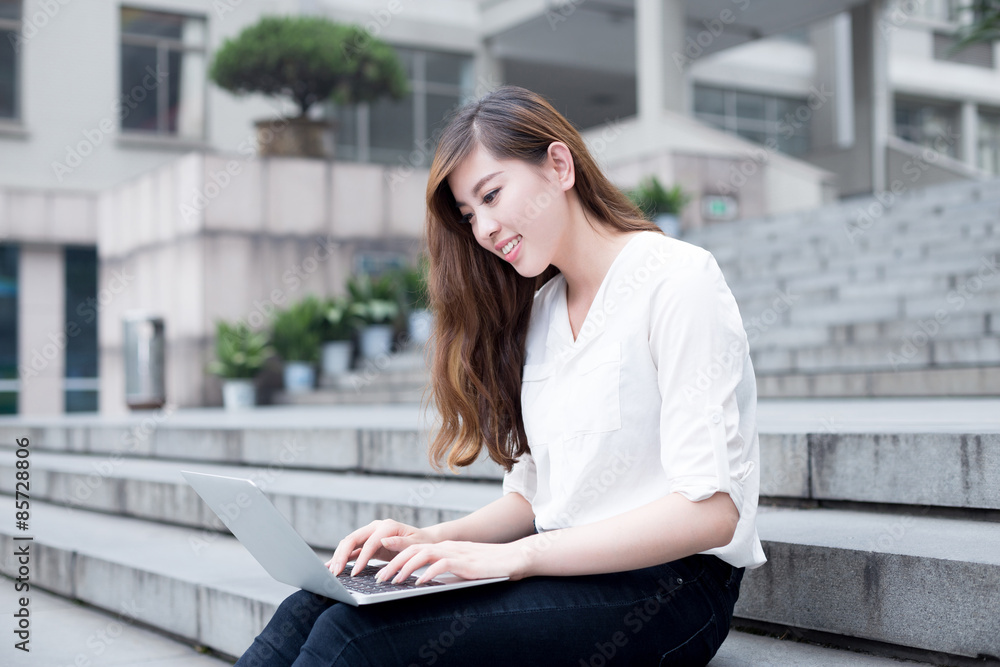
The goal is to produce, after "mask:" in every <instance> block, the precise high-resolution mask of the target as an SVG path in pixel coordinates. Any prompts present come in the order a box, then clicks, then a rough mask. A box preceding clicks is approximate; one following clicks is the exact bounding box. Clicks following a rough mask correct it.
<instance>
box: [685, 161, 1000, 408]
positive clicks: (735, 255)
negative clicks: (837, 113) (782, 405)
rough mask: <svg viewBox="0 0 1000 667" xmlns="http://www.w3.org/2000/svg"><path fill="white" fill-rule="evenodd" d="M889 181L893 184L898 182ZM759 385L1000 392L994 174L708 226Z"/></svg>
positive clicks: (762, 391) (999, 253)
mask: <svg viewBox="0 0 1000 667" xmlns="http://www.w3.org/2000/svg"><path fill="white" fill-rule="evenodd" d="M897 189H898V188H897ZM683 239H684V240H685V241H687V242H689V243H693V244H695V245H698V246H701V247H704V248H706V249H708V250H709V251H711V252H712V254H713V255H714V256H715V258H716V260H718V262H719V265H720V267H721V268H722V270H723V273H724V274H725V276H726V279H727V282H728V283H729V286H730V288H731V289H732V291H733V295H734V296H735V297H736V300H737V302H738V303H739V306H740V311H741V313H742V315H743V322H744V326H745V328H746V329H747V334H748V337H749V338H750V349H751V354H752V357H753V361H754V369H755V371H756V373H757V381H758V393H759V395H760V396H761V397H767V396H770V397H813V396H825V397H832V396H853V397H856V396H935V395H938V396H962V395H965V396H971V395H996V394H997V393H1000V180H994V181H983V182H961V183H952V184H948V185H940V186H933V187H928V188H924V189H921V190H910V191H907V192H904V193H902V194H900V195H894V194H892V193H891V192H886V193H881V194H879V195H877V196H870V197H864V198H856V199H849V200H843V201H841V202H838V203H836V204H832V205H829V206H826V207H823V208H820V209H816V210H812V211H806V212H800V213H794V214H787V215H783V216H776V217H770V218H764V219H759V220H739V221H734V222H729V223H721V224H713V225H710V226H706V227H703V228H700V229H697V230H693V231H691V232H690V233H688V234H686V235H685V236H684V237H683Z"/></svg>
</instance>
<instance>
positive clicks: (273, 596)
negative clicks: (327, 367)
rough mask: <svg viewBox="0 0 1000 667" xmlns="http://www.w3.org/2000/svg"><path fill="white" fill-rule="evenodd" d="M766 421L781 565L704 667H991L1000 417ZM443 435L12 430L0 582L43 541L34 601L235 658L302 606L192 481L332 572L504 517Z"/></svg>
mask: <svg viewBox="0 0 1000 667" xmlns="http://www.w3.org/2000/svg"><path fill="white" fill-rule="evenodd" d="M758 418H759V427H760V444H761V469H762V471H763V475H764V476H763V478H762V499H761V503H762V507H761V512H760V516H759V532H760V535H761V539H762V541H763V542H764V548H765V551H766V553H767V555H768V558H769V563H768V564H767V565H765V566H764V567H762V568H759V569H757V570H752V571H749V572H748V573H747V576H746V578H745V579H744V587H743V591H742V595H741V597H740V600H739V603H738V605H737V609H736V613H737V619H736V621H735V623H734V626H735V627H736V628H737V630H736V631H734V632H733V633H732V634H731V636H730V638H729V639H727V641H726V643H725V644H724V646H723V649H722V650H721V651H720V653H719V655H718V656H717V657H716V659H715V660H713V662H712V665H713V666H714V667H736V666H742V665H765V664H774V665H792V664H795V665H799V664H802V665H807V664H815V665H841V664H842V665H883V664H889V663H893V664H895V662H896V661H895V660H894V659H892V658H893V657H895V658H911V659H915V660H919V661H923V662H924V663H934V664H953V665H971V664H1000V661H998V660H997V658H998V656H1000V616H998V615H997V614H996V613H995V606H996V604H995V603H996V600H998V599H1000V400H997V399H985V398H979V399H975V398H970V399H962V400H957V399H956V400H930V399H924V400H921V399H908V400H890V399H868V400H864V401H846V400H833V401H822V400H810V401H796V400H778V399H771V400H764V399H762V400H761V401H760V404H759V412H758ZM432 422H433V414H431V415H430V418H428V416H427V415H422V414H421V412H420V409H419V408H418V406H417V405H415V404H397V405H363V404H356V405H344V406H325V407H313V408H310V407H270V408H260V409H258V410H254V411H252V412H248V413H245V414H226V413H224V412H221V411H217V410H182V411H170V410H167V411H160V412H155V413H150V414H146V415H143V414H133V415H130V416H126V417H120V418H113V417H101V416H97V415H85V416H84V415H79V416H74V415H65V416H62V417H58V418H45V419H39V418H35V419H32V418H26V417H21V418H14V417H12V418H3V419H0V443H2V446H0V493H2V494H5V495H7V496H8V497H9V496H11V495H12V494H13V490H14V479H15V475H14V473H15V467H14V466H15V461H16V460H17V459H16V457H15V455H14V452H13V449H14V447H13V443H14V442H15V440H16V439H18V438H25V437H27V438H28V439H29V441H30V445H29V447H30V457H29V460H30V468H29V469H30V475H31V478H30V482H31V518H30V527H29V530H28V531H26V532H22V531H17V530H15V527H14V525H13V520H11V521H4V522H0V549H2V553H3V554H4V555H3V557H2V558H0V573H3V574H5V575H7V576H16V565H15V563H14V561H13V558H12V555H11V554H13V552H14V544H15V542H14V540H13V538H14V537H17V536H24V535H26V534H30V535H33V536H34V540H33V542H32V543H31V548H32V549H33V551H32V554H33V556H32V560H31V575H30V576H31V579H32V581H33V582H34V584H35V586H37V587H40V588H44V589H46V590H49V591H52V592H54V593H56V594H58V595H60V596H63V597H66V598H69V599H74V600H80V601H83V602H85V603H88V604H91V605H94V606H96V607H101V608H105V609H109V610H117V609H118V608H119V607H120V604H121V603H122V601H129V600H131V601H139V602H140V604H138V605H137V607H136V608H137V609H138V611H137V614H138V618H137V620H138V621H139V622H140V623H143V624H147V625H149V626H151V627H154V628H158V629H160V630H161V631H163V632H166V633H169V634H170V635H172V636H174V637H177V638H180V639H182V640H184V641H187V642H190V643H192V644H197V645H203V646H206V647H209V648H210V649H212V650H213V651H216V652H218V653H220V654H223V655H228V656H238V655H240V654H241V653H242V651H243V650H244V649H245V648H246V647H247V646H248V645H249V644H250V642H251V641H252V639H253V637H254V636H255V635H256V634H257V633H258V632H259V631H260V629H261V628H262V627H263V626H264V624H265V623H266V622H267V620H268V619H269V618H270V616H271V614H272V613H273V611H274V609H275V607H276V605H277V604H278V603H279V602H280V601H281V600H282V599H283V598H284V597H285V596H286V595H288V594H289V593H290V592H291V591H292V589H291V588H290V587H288V586H286V585H284V584H280V583H278V582H276V581H273V580H272V579H271V578H270V577H269V576H268V575H267V574H266V573H265V572H264V571H263V569H262V568H261V567H260V566H259V565H258V564H257V563H256V562H255V561H254V560H253V558H252V557H251V556H249V554H248V553H247V552H246V551H245V549H243V547H242V546H241V545H240V544H239V543H238V542H236V541H235V540H234V539H233V538H232V537H231V536H230V535H229V534H228V532H227V531H226V530H225V529H224V527H223V526H222V524H221V522H220V521H219V520H218V518H217V517H216V516H215V515H214V514H213V513H212V512H211V510H209V509H208V508H207V506H205V505H204V504H203V503H202V501H201V500H200V498H199V497H198V496H197V495H196V494H195V493H194V491H193V490H192V489H190V487H188V486H187V484H186V483H185V482H184V480H183V478H182V477H181V475H180V470H182V469H191V470H200V471H206V472H215V473H218V474H224V475H237V476H243V477H250V478H252V479H254V480H255V481H256V482H257V483H258V484H259V485H260V486H261V487H262V488H263V489H264V490H265V492H266V493H267V495H268V496H269V497H270V498H271V499H272V500H273V501H274V503H275V504H276V506H277V507H278V508H279V510H281V511H282V513H283V514H284V515H285V516H286V517H288V519H289V520H290V521H291V522H292V524H293V526H294V527H295V529H296V530H297V531H298V532H299V533H300V534H301V535H302V536H303V537H304V538H305V539H306V541H307V542H309V543H310V544H311V545H313V546H314V547H315V548H316V549H317V551H318V552H319V553H320V554H322V555H324V557H325V556H327V555H328V554H329V552H330V551H331V550H332V549H333V547H334V546H335V545H336V543H337V541H338V540H339V539H340V537H341V536H343V535H344V534H346V533H347V532H350V531H351V530H353V529H355V528H357V527H358V526H360V525H363V524H365V523H368V522H369V521H371V520H372V519H375V518H384V517H392V518H395V519H398V520H400V521H405V522H408V523H411V524H414V525H418V526H424V525H430V524H433V523H437V522H439V521H445V520H449V519H453V518H457V517H459V516H462V515H464V514H466V513H468V512H471V511H473V510H475V509H477V508H478V507H481V506H483V505H485V504H487V503H489V502H491V501H492V500H493V499H495V498H498V497H500V495H501V489H500V479H501V469H500V468H499V467H498V466H496V465H494V464H492V463H491V462H488V461H480V462H478V463H477V464H476V465H474V466H472V467H471V468H470V469H467V470H465V471H463V473H462V474H461V475H458V476H454V475H450V474H448V473H447V471H446V472H445V474H443V475H441V474H438V473H436V472H435V471H434V470H433V469H432V468H431V467H430V465H429V463H428V462H427V458H426V454H425V452H426V448H427V434H428V427H429V425H430V424H432ZM8 506H9V507H11V506H12V503H11V504H9V505H8ZM761 633H765V634H763V635H762V634H761ZM770 635H784V636H785V637H786V638H787V637H792V638H795V639H800V640H804V641H803V642H791V641H787V639H786V640H779V639H777V638H775V637H774V636H770ZM850 649H854V650H861V651H865V653H859V652H854V651H853V650H850ZM871 654H878V655H881V656H883V657H873V656H872V655H871ZM748 656H754V657H753V658H752V659H751V658H749V657H748ZM887 656H888V657H887ZM0 662H2V663H3V664H8V662H7V661H5V660H0ZM24 664H29V663H24Z"/></svg>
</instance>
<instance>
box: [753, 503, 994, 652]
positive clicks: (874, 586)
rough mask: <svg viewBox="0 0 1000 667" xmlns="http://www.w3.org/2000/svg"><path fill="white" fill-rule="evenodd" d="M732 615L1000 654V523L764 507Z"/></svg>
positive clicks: (923, 645)
mask: <svg viewBox="0 0 1000 667" xmlns="http://www.w3.org/2000/svg"><path fill="white" fill-rule="evenodd" d="M758 533H759V534H760V537H761V540H762V541H763V542H764V543H765V547H764V550H765V553H766V554H767V555H768V558H769V561H770V562H769V563H768V564H767V565H765V566H764V567H761V568H758V569H757V570H750V571H748V572H747V574H746V576H745V578H744V581H743V589H742V592H741V596H740V599H739V601H738V602H737V605H736V616H738V617H740V618H747V619H755V620H759V621H767V622H770V623H777V624H781V625H787V626H790V627H796V628H805V629H812V630H820V631H826V632H834V633H836V634H838V635H844V636H850V637H862V638H867V639H871V640H875V641H880V642H887V643H890V644H897V645H902V646H909V647H913V648H918V649H925V650H928V651H942V652H945V653H952V654H956V655H962V656H966V657H969V658H976V657H979V656H990V657H991V658H992V659H994V660H996V659H1000V616H998V615H997V614H996V613H995V609H994V607H995V602H996V600H997V599H1000V524H996V523H987V522H981V521H971V520H958V519H942V518H933V517H926V516H916V515H883V514H876V513H870V512H856V511H844V510H830V509H815V510H792V509H777V508H761V511H760V513H759V515H758Z"/></svg>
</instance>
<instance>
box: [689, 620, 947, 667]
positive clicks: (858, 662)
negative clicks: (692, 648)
mask: <svg viewBox="0 0 1000 667" xmlns="http://www.w3.org/2000/svg"><path fill="white" fill-rule="evenodd" d="M739 624H740V619H735V621H734V623H733V625H734V627H733V628H732V629H730V631H729V635H728V636H727V637H726V640H725V641H724V642H723V643H722V646H720V647H719V651H718V653H716V654H715V657H714V658H712V661H711V662H709V663H708V667H789V666H790V665H794V666H795V667H904V666H905V665H932V664H940V663H934V662H923V661H918V660H903V659H899V658H891V657H879V656H877V655H872V654H871V653H866V652H860V651H859V650H838V649H837V648H831V647H828V646H820V645H817V644H814V643H808V642H805V641H800V640H793V639H779V638H776V637H771V636H766V635H760V634H754V633H751V632H749V631H743V630H739V629H736V628H738V627H739Z"/></svg>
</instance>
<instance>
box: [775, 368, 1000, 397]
mask: <svg viewBox="0 0 1000 667" xmlns="http://www.w3.org/2000/svg"><path fill="white" fill-rule="evenodd" d="M998 394H1000V368H998V367H996V366H991V367H953V368H911V369H907V368H904V367H900V369H899V370H897V371H891V370H890V371H875V370H866V371H860V372H858V371H855V372H845V371H832V372H825V373H824V372H821V373H790V372H785V371H782V372H775V373H758V374H757V395H758V397H759V398H767V399H796V398H799V399H854V398H863V397H869V398H886V399H891V398H894V397H895V398H905V397H961V396H967V397H973V396H974V397H992V396H996V395H998Z"/></svg>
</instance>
